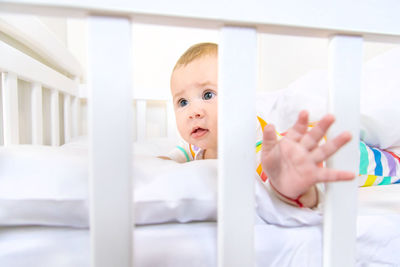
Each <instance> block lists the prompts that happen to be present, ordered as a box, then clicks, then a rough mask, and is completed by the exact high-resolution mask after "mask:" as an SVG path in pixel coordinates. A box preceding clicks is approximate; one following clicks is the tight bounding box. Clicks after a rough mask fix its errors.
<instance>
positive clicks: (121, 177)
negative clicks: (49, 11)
mask: <svg viewBox="0 0 400 267" xmlns="http://www.w3.org/2000/svg"><path fill="white" fill-rule="evenodd" d="M131 47H132V43H131V24H130V20H129V19H127V18H117V17H101V16H92V17H90V18H89V50H88V51H89V88H90V89H89V99H88V105H89V141H90V143H89V144H90V169H89V171H90V176H89V177H90V178H89V180H90V235H91V266H93V267H109V266H118V267H128V266H132V258H133V256H132V251H133V250H132V248H133V244H132V238H133V235H132V230H133V223H132V219H133V216H132V187H131V168H132V160H131V149H132V111H133V110H132V102H131V101H132V96H131V94H132V93H131V90H132V89H131V75H132V67H131V60H132V57H131Z"/></svg>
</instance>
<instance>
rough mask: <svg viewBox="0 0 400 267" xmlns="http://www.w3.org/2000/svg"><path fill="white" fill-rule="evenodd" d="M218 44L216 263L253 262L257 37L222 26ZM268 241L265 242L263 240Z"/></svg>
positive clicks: (251, 31) (231, 266) (249, 30)
mask: <svg viewBox="0 0 400 267" xmlns="http://www.w3.org/2000/svg"><path fill="white" fill-rule="evenodd" d="M220 34H221V41H220V48H219V52H218V54H219V60H218V62H219V70H218V76H219V82H218V83H219V92H218V95H219V97H218V101H219V102H218V105H219V107H218V108H219V109H218V112H219V119H218V120H219V121H218V124H219V127H218V128H219V133H218V136H219V137H218V142H219V143H218V147H219V150H218V157H219V161H218V170H219V172H218V174H219V175H218V190H219V191H218V266H219V267H235V266H237V267H242V266H246V267H250V266H254V262H255V261H254V256H255V250H254V213H255V211H254V175H253V173H254V162H255V153H254V140H255V129H256V124H255V123H256V112H255V106H254V103H255V90H256V77H257V64H256V61H257V60H256V58H257V52H256V51H257V37H256V30H255V29H253V28H240V27H223V28H222V29H221V33H220ZM266 242H268V241H266Z"/></svg>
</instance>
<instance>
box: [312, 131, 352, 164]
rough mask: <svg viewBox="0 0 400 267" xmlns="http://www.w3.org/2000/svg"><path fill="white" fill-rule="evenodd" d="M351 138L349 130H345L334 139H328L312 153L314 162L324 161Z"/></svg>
mask: <svg viewBox="0 0 400 267" xmlns="http://www.w3.org/2000/svg"><path fill="white" fill-rule="evenodd" d="M350 140H351V134H350V133H349V132H343V133H341V134H340V135H338V136H336V137H335V138H334V139H332V140H328V141H327V142H326V143H325V144H323V145H321V146H319V147H317V148H316V149H314V150H313V151H312V152H311V153H312V154H311V156H312V158H313V160H314V162H322V161H324V160H326V159H328V158H329V157H330V156H332V155H333V154H334V153H335V152H336V151H338V150H339V149H340V148H341V147H342V146H344V145H345V144H346V143H348V142H349V141H350Z"/></svg>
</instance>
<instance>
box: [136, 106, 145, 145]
mask: <svg viewBox="0 0 400 267" xmlns="http://www.w3.org/2000/svg"><path fill="white" fill-rule="evenodd" d="M146 106H147V104H146V100H145V99H138V100H136V123H137V125H136V140H137V141H138V142H140V141H144V140H145V139H146Z"/></svg>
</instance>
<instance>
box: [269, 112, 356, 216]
mask: <svg viewBox="0 0 400 267" xmlns="http://www.w3.org/2000/svg"><path fill="white" fill-rule="evenodd" d="M333 122H334V117H333V116H332V115H326V116H324V117H323V118H322V119H321V121H319V122H318V124H317V125H316V126H315V127H314V128H312V129H311V130H310V131H308V130H307V129H308V126H307V125H308V113H307V112H306V111H302V112H300V114H299V117H298V119H297V122H296V123H295V124H294V126H293V127H292V128H290V129H289V131H288V132H287V134H286V136H285V137H283V138H282V139H281V140H279V141H278V140H277V137H276V134H275V129H274V126H272V125H267V126H265V128H264V132H263V146H262V154H261V163H262V168H263V170H264V171H265V173H266V174H267V176H268V179H269V182H270V185H271V187H272V188H273V189H274V190H275V192H276V193H277V196H278V197H279V198H280V199H282V200H283V201H285V202H288V203H290V204H293V205H298V206H304V207H310V208H311V207H314V206H316V205H317V204H318V192H317V190H316V184H317V183H320V182H331V181H343V180H351V179H353V178H354V175H355V174H354V173H352V172H348V171H342V170H333V169H328V168H324V167H321V163H322V162H323V161H325V160H326V159H328V158H329V157H330V156H331V155H332V154H334V153H335V152H336V151H337V150H339V149H340V148H341V147H342V146H343V145H345V144H346V143H347V142H349V141H350V139H351V135H350V133H348V132H343V133H342V134H340V135H338V136H336V137H335V138H333V139H331V140H328V141H327V142H326V143H324V144H322V145H320V144H319V142H320V140H321V139H322V138H323V136H324V135H325V134H326V132H327V130H328V128H329V127H330V126H331V125H332V123H333Z"/></svg>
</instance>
